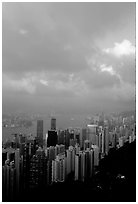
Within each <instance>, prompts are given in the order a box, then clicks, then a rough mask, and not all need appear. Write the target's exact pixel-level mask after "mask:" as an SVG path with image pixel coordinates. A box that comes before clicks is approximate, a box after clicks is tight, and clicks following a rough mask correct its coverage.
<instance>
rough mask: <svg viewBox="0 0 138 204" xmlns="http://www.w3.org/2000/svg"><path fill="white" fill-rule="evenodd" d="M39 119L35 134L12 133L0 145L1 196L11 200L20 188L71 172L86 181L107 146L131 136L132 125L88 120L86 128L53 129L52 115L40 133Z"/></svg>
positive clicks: (58, 179)
mask: <svg viewBox="0 0 138 204" xmlns="http://www.w3.org/2000/svg"><path fill="white" fill-rule="evenodd" d="M43 132H44V131H43V120H38V121H37V135H36V137H35V138H32V137H26V136H24V135H21V134H20V135H17V134H16V135H15V137H14V141H12V142H11V143H8V144H7V146H5V147H4V148H3V152H2V162H3V164H2V165H3V167H2V170H3V198H4V200H5V201H12V200H14V199H15V197H16V196H17V195H20V194H21V192H27V191H30V190H31V189H34V188H39V189H41V188H44V187H47V186H49V185H52V184H53V183H57V182H65V181H66V179H68V177H69V176H70V175H71V176H72V178H73V179H74V180H75V181H87V180H89V179H90V178H91V177H92V176H93V175H94V172H95V169H96V168H97V166H98V165H99V161H100V159H101V158H103V157H104V156H105V155H108V152H109V150H110V149H111V148H117V147H121V146H123V145H124V143H125V142H127V141H129V142H132V141H134V140H135V131H134V128H130V129H128V128H127V127H125V126H124V127H123V128H122V127H121V128H120V127H118V128H114V129H113V130H112V131H111V130H109V127H108V126H107V125H106V126H105V125H104V126H99V125H97V124H89V125H87V127H86V128H82V129H78V128H76V129H73V128H69V129H66V130H58V131H57V130H56V119H55V118H52V119H51V129H50V130H49V131H48V134H47V137H46V138H44V137H43V136H44V135H43Z"/></svg>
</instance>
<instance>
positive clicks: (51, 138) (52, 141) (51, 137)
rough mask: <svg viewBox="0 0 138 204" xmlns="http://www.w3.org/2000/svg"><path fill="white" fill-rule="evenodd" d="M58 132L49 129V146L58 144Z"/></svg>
mask: <svg viewBox="0 0 138 204" xmlns="http://www.w3.org/2000/svg"><path fill="white" fill-rule="evenodd" d="M57 142H58V141H57V132H56V131H54V130H49V131H48V138H47V146H48V147H50V146H56V144H57Z"/></svg>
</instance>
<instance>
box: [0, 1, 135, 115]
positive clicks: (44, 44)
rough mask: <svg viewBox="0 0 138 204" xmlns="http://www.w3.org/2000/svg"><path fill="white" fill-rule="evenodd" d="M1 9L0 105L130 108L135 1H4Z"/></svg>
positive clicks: (80, 110)
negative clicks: (0, 64)
mask: <svg viewBox="0 0 138 204" xmlns="http://www.w3.org/2000/svg"><path fill="white" fill-rule="evenodd" d="M2 10H3V13H2V26H3V28H2V29H3V39H2V43H3V47H2V49H3V50H2V51H3V55H2V61H3V65H2V95H3V97H2V105H3V107H2V108H3V113H4V112H9V113H12V112H18V111H21V112H27V111H30V112H32V113H34V112H36V111H37V112H40V113H41V112H42V113H46V114H47V113H51V112H55V113H56V114H63V115H64V114H70V115H73V114H76V115H77V114H80V115H81V114H82V115H83V114H85V113H86V114H88V113H90V112H100V111H101V112H102V111H104V112H115V111H117V112H122V111H125V110H134V109H135V3H92V2H91V3H3V9H2ZM30 14H31V15H30Z"/></svg>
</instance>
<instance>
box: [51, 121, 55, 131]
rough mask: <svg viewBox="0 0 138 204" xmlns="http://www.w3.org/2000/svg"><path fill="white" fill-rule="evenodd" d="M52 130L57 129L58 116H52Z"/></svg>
mask: <svg viewBox="0 0 138 204" xmlns="http://www.w3.org/2000/svg"><path fill="white" fill-rule="evenodd" d="M51 130H56V118H51Z"/></svg>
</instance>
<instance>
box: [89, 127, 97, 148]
mask: <svg viewBox="0 0 138 204" xmlns="http://www.w3.org/2000/svg"><path fill="white" fill-rule="evenodd" d="M97 129H98V126H97V125H91V124H90V125H87V131H88V140H89V141H90V143H91V144H93V145H96V135H97Z"/></svg>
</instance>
